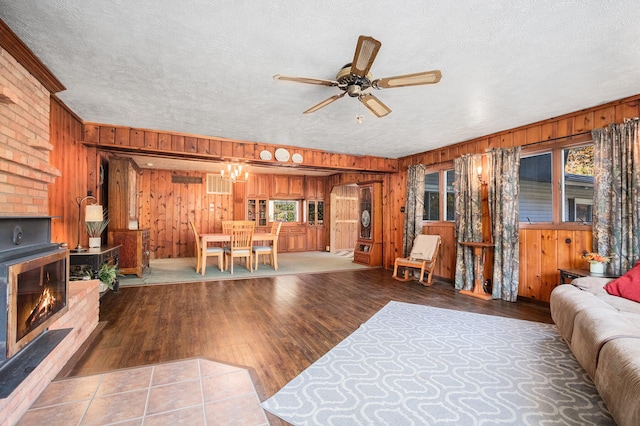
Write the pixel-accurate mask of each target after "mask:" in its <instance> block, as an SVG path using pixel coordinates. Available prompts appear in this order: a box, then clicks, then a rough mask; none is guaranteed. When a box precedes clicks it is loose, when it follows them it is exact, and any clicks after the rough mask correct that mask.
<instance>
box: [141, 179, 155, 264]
mask: <svg viewBox="0 0 640 426" xmlns="http://www.w3.org/2000/svg"><path fill="white" fill-rule="evenodd" d="M152 173H153V171H152V170H149V169H143V170H142V171H141V172H140V173H138V189H139V191H138V193H139V194H140V197H138V208H139V213H138V228H140V229H146V228H149V231H150V232H149V247H151V249H150V253H149V257H150V258H151V259H153V258H154V257H155V256H154V253H153V252H154V250H153V247H156V238H157V233H156V232H154V231H155V224H154V223H153V220H152V217H151V212H152V211H153V210H151V207H152V206H151V200H152V199H153V197H151V196H150V194H151V191H152V189H151V178H150V176H149V175H151V174H152Z"/></svg>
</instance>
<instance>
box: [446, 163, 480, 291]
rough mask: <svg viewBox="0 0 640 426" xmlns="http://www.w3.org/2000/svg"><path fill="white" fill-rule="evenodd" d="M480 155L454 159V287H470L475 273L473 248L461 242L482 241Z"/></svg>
mask: <svg viewBox="0 0 640 426" xmlns="http://www.w3.org/2000/svg"><path fill="white" fill-rule="evenodd" d="M480 165H482V157H481V156H480V155H479V154H473V155H472V154H467V155H463V156H462V157H460V158H456V159H454V160H453V166H454V172H455V182H456V183H455V186H454V200H455V210H456V229H455V231H456V232H455V234H456V277H455V288H456V290H471V289H472V288H473V278H474V275H475V274H474V273H475V259H474V256H473V248H472V247H467V246H462V245H460V244H458V243H459V242H460V241H476V242H479V241H482V199H481V192H480V180H479V179H478V166H480Z"/></svg>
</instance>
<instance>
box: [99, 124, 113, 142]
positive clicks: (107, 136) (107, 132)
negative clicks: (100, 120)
mask: <svg viewBox="0 0 640 426" xmlns="http://www.w3.org/2000/svg"><path fill="white" fill-rule="evenodd" d="M115 135H116V129H115V128H113V127H106V126H103V127H100V135H99V138H100V143H104V144H109V145H113V144H114V143H115Z"/></svg>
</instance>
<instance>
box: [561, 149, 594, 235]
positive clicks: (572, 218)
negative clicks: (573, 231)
mask: <svg viewBox="0 0 640 426" xmlns="http://www.w3.org/2000/svg"><path fill="white" fill-rule="evenodd" d="M562 154H563V155H562V160H563V165H564V170H563V172H564V173H563V175H562V177H563V180H562V188H563V192H562V194H563V195H562V200H563V203H562V204H563V213H562V218H563V220H564V221H565V222H581V223H587V222H592V221H593V176H594V175H593V145H587V146H581V147H576V148H569V149H565V150H563V152H562Z"/></svg>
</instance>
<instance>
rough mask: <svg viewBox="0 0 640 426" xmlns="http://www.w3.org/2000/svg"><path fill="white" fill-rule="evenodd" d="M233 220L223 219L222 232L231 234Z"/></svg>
mask: <svg viewBox="0 0 640 426" xmlns="http://www.w3.org/2000/svg"><path fill="white" fill-rule="evenodd" d="M233 222H234V221H233V220H223V221H222V233H223V234H230V233H231V225H233Z"/></svg>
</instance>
